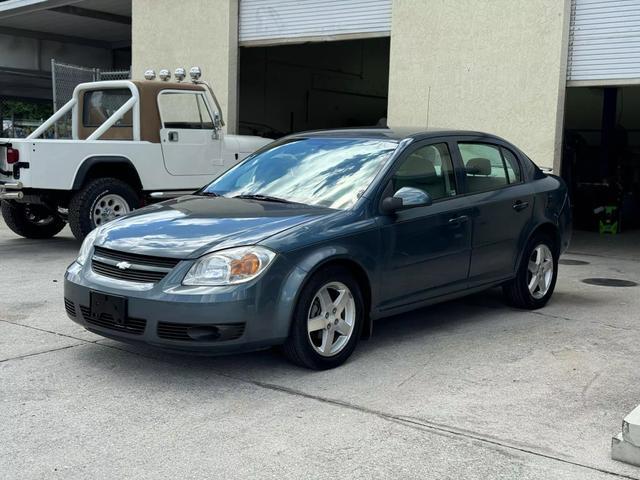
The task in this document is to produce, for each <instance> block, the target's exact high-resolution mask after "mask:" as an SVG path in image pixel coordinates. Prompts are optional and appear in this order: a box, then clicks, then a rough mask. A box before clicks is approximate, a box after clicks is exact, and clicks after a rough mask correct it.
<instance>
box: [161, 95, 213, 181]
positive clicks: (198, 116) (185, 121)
mask: <svg viewBox="0 0 640 480" xmlns="http://www.w3.org/2000/svg"><path fill="white" fill-rule="evenodd" d="M158 108H159V111H160V118H161V121H162V128H161V129H160V141H161V143H162V155H163V157H164V164H165V167H166V169H167V171H168V172H169V173H170V174H171V175H208V174H210V175H215V174H217V173H219V172H220V169H221V167H222V165H223V162H222V154H221V149H222V142H221V140H220V139H219V137H218V133H217V131H216V129H215V128H214V122H213V116H212V115H211V111H210V109H209V107H208V105H207V102H206V100H205V97H204V93H203V92H193V91H183V90H165V91H163V92H161V93H160V95H158Z"/></svg>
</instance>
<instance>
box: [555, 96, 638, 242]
mask: <svg viewBox="0 0 640 480" xmlns="http://www.w3.org/2000/svg"><path fill="white" fill-rule="evenodd" d="M639 111H640V87H638V86H620V87H572V88H568V89H567V95H566V104H565V135H564V152H563V160H562V175H563V177H564V179H565V180H566V181H567V184H568V185H569V188H570V189H571V196H572V199H573V209H574V225H575V227H576V228H578V229H585V230H595V231H600V232H601V233H622V232H627V231H629V230H633V229H638V228H640V115H638V112H639Z"/></svg>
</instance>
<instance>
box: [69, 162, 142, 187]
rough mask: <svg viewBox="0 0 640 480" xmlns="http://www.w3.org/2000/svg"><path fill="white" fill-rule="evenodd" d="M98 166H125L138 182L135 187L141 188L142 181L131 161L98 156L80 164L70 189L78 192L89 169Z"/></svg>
mask: <svg viewBox="0 0 640 480" xmlns="http://www.w3.org/2000/svg"><path fill="white" fill-rule="evenodd" d="M98 165H100V166H102V165H110V166H116V165H122V166H126V168H127V169H128V170H131V171H132V172H135V175H136V178H137V182H138V185H136V187H140V188H142V181H141V180H140V174H139V173H138V170H137V169H136V167H135V166H134V165H133V162H131V160H129V159H128V158H127V157H123V156H114V155H104V156H102V155H98V156H93V157H88V158H86V159H84V160H83V161H82V163H81V164H80V165H79V166H78V169H77V170H76V174H75V177H74V179H73V184H72V186H71V189H72V190H80V189H81V188H82V186H83V185H84V183H85V181H86V180H87V177H88V174H89V172H90V171H91V169H92V168H94V167H96V166H98ZM113 176H114V177H116V178H119V177H118V175H113Z"/></svg>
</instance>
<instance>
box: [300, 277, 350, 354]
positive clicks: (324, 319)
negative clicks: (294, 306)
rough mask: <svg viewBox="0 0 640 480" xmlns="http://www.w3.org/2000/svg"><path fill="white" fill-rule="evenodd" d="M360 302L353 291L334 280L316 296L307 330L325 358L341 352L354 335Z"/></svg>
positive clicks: (312, 343)
mask: <svg viewBox="0 0 640 480" xmlns="http://www.w3.org/2000/svg"><path fill="white" fill-rule="evenodd" d="M355 321H356V303H355V300H354V299H353V295H352V293H351V290H349V288H348V287H347V286H346V285H345V284H344V283H341V282H330V283H327V284H325V285H324V286H323V287H321V288H320V289H319V290H318V292H317V293H316V294H315V296H314V297H313V301H312V302H311V307H310V308H309V313H308V316H307V332H308V338H309V342H310V343H311V346H312V347H313V349H314V350H315V351H316V352H317V353H319V354H320V355H322V356H324V357H332V356H334V355H337V354H338V353H340V352H341V351H342V350H343V349H344V348H345V346H346V345H347V343H348V342H349V339H350V338H351V336H352V335H353V330H354V326H355Z"/></svg>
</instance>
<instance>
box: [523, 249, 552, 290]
mask: <svg viewBox="0 0 640 480" xmlns="http://www.w3.org/2000/svg"><path fill="white" fill-rule="evenodd" d="M553 268H554V267H553V254H552V253H551V249H550V248H549V247H548V246H547V245H545V244H543V243H541V244H540V245H538V246H537V247H536V248H534V249H533V252H531V256H530V257H529V265H528V267H527V287H528V288H529V293H530V294H531V296H532V297H533V298H535V299H536V300H540V299H541V298H543V297H544V296H545V295H546V294H547V292H548V291H549V288H551V282H552V281H553Z"/></svg>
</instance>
